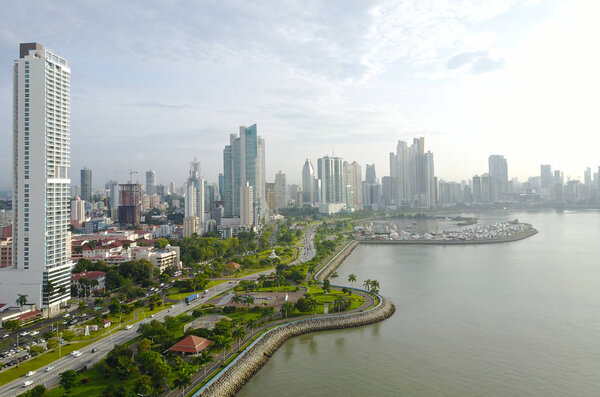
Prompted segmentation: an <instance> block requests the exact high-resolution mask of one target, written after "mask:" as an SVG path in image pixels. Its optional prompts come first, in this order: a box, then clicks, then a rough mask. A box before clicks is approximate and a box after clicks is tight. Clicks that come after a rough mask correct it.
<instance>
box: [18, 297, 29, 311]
mask: <svg viewBox="0 0 600 397" xmlns="http://www.w3.org/2000/svg"><path fill="white" fill-rule="evenodd" d="M15 303H16V304H17V305H19V307H20V308H21V311H23V305H26V304H27V295H21V294H19V297H18V298H17V300H16V301H15Z"/></svg>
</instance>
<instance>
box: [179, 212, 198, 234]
mask: <svg viewBox="0 0 600 397" xmlns="http://www.w3.org/2000/svg"><path fill="white" fill-rule="evenodd" d="M194 233H195V234H200V218H198V217H197V216H186V217H185V218H183V237H191V236H193V235H194Z"/></svg>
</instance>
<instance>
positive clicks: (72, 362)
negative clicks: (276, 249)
mask: <svg viewBox="0 0 600 397" xmlns="http://www.w3.org/2000/svg"><path fill="white" fill-rule="evenodd" d="M272 272H274V269H270V270H265V271H263V272H260V273H255V274H251V275H249V276H245V277H242V278H241V279H242V280H252V279H257V278H258V277H259V276H260V275H261V274H265V275H266V274H270V273H272ZM236 285H237V281H236V282H234V283H232V284H229V283H223V284H218V285H215V286H214V287H212V288H210V289H209V290H208V293H207V294H206V297H205V298H201V299H197V300H195V301H193V302H192V303H191V304H190V305H189V306H188V305H186V304H185V303H183V302H181V303H176V304H174V305H172V307H170V308H168V309H165V310H163V311H161V312H158V313H156V315H155V316H154V317H153V319H154V320H159V321H160V320H164V318H165V316H177V315H179V314H181V313H184V312H186V311H188V310H191V309H194V308H195V307H197V306H200V305H202V304H204V303H206V302H207V301H208V300H210V299H212V298H214V297H215V296H216V295H219V294H220V293H222V292H225V291H226V290H228V289H230V288H233V287H235V286H236ZM141 322H142V321H139V319H136V320H133V322H131V323H130V324H131V325H133V326H132V327H131V329H125V328H124V327H123V328H121V329H120V330H114V331H111V333H110V334H109V336H107V337H105V338H102V339H100V340H98V341H96V342H94V343H91V344H90V345H88V346H86V347H85V348H82V349H81V350H80V351H81V353H83V354H82V355H81V356H80V357H73V356H66V357H62V358H59V359H58V360H56V361H54V362H52V363H50V364H48V366H52V367H54V369H52V371H50V372H45V368H40V369H38V370H37V371H38V372H37V373H36V374H35V375H33V376H30V377H27V378H26V377H21V378H18V379H15V380H14V381H12V382H9V383H7V384H5V385H3V386H1V387H0V396H16V395H17V394H20V393H23V392H24V391H26V390H29V389H31V388H33V387H34V386H36V385H39V384H43V385H44V386H46V388H48V389H50V388H51V387H54V386H56V385H58V382H59V379H60V376H59V374H60V373H61V372H64V371H67V370H69V369H74V370H79V369H82V368H90V367H92V366H93V365H95V364H96V363H98V362H99V361H100V360H102V358H104V356H105V355H106V354H107V353H108V352H109V351H110V350H111V349H112V348H113V347H114V345H119V344H123V343H125V342H127V341H128V340H130V339H133V338H135V337H137V336H138V333H137V329H138V327H139V324H140V323H141ZM72 343H75V342H72ZM94 348H95V349H98V351H97V352H95V353H92V349H94ZM26 380H30V381H33V383H32V384H31V385H29V386H27V387H23V382H25V381H26Z"/></svg>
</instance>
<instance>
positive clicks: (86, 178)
mask: <svg viewBox="0 0 600 397" xmlns="http://www.w3.org/2000/svg"><path fill="white" fill-rule="evenodd" d="M81 199H82V200H85V201H92V170H90V169H89V168H84V169H82V170H81Z"/></svg>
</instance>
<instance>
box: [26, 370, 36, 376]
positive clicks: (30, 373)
mask: <svg viewBox="0 0 600 397" xmlns="http://www.w3.org/2000/svg"><path fill="white" fill-rule="evenodd" d="M36 373H37V371H29V372H27V373H26V374H25V376H27V377H29V376H33V375H35V374H36Z"/></svg>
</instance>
